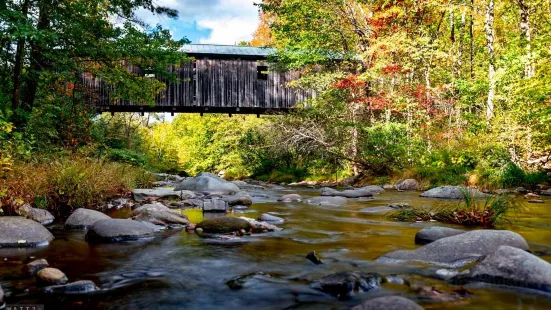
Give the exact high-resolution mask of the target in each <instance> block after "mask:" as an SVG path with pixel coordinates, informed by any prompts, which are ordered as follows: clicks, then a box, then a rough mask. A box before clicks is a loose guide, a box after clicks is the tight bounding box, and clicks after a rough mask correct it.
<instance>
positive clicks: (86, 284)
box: [44, 280, 99, 295]
mask: <svg viewBox="0 0 551 310" xmlns="http://www.w3.org/2000/svg"><path fill="white" fill-rule="evenodd" d="M98 290H99V288H98V287H97V286H96V284H95V283H94V282H92V281H89V280H83V281H76V282H72V283H69V284H66V285H55V286H48V287H45V288H44V293H46V294H54V295H81V294H89V293H94V292H96V291H98Z"/></svg>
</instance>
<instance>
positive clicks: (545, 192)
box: [540, 189, 551, 196]
mask: <svg viewBox="0 0 551 310" xmlns="http://www.w3.org/2000/svg"><path fill="white" fill-rule="evenodd" d="M540 194H541V195H542V196H551V189H548V190H545V191H541V193H540Z"/></svg>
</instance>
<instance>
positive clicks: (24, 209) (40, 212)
mask: <svg viewBox="0 0 551 310" xmlns="http://www.w3.org/2000/svg"><path fill="white" fill-rule="evenodd" d="M18 212H20V213H21V215H23V216H25V217H26V218H28V219H30V220H33V221H35V222H38V223H40V224H42V225H49V224H51V223H53V222H54V220H55V217H54V216H53V215H52V214H51V213H50V212H48V210H44V209H38V208H33V207H31V205H29V204H24V205H23V206H21V208H19V210H18Z"/></svg>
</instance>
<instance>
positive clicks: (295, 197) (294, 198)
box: [277, 194, 302, 202]
mask: <svg viewBox="0 0 551 310" xmlns="http://www.w3.org/2000/svg"><path fill="white" fill-rule="evenodd" d="M277 201H281V202H301V201H302V196H300V195H299V194H287V195H283V196H281V197H280V198H279V199H278V200H277Z"/></svg>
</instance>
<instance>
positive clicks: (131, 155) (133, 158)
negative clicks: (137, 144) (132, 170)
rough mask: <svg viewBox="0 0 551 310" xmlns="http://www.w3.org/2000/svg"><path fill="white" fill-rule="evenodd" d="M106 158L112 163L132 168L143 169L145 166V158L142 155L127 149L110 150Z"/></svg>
mask: <svg viewBox="0 0 551 310" xmlns="http://www.w3.org/2000/svg"><path fill="white" fill-rule="evenodd" d="M108 157H109V159H111V160H113V161H116V162H121V163H126V164H130V165H133V166H138V167H143V166H146V165H147V158H146V156H145V155H144V154H140V153H138V152H136V151H133V150H129V149H110V150H109V151H108Z"/></svg>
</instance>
